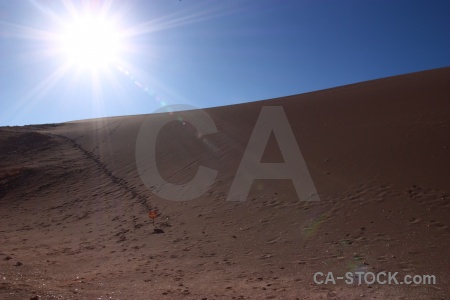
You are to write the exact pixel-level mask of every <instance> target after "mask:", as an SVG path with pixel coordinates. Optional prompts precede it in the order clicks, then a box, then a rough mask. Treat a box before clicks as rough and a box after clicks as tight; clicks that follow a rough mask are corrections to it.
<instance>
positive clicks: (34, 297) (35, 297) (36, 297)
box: [30, 295, 40, 300]
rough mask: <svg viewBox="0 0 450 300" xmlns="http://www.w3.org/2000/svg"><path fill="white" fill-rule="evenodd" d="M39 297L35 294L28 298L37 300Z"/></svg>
mask: <svg viewBox="0 0 450 300" xmlns="http://www.w3.org/2000/svg"><path fill="white" fill-rule="evenodd" d="M39 298H40V297H39V296H38V295H35V296H33V297H31V298H30V300H39Z"/></svg>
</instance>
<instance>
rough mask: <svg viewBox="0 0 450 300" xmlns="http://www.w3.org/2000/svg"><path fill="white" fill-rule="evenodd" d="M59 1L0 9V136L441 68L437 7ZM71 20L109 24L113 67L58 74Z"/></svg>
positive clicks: (449, 54)
mask: <svg viewBox="0 0 450 300" xmlns="http://www.w3.org/2000/svg"><path fill="white" fill-rule="evenodd" d="M69 2H70V1H66V2H65V3H63V2H58V1H56V0H55V1H50V0H41V1H39V0H33V1H25V0H24V1H15V0H0V107H1V110H0V126H4V125H25V124H41V123H55V122H65V121H71V120H79V119H87V118H94V117H105V116H118V115H134V114H145V113H151V112H153V111H155V110H156V109H158V108H160V107H161V106H162V105H166V104H190V105H194V106H196V107H200V108H203V107H212V106H222V105H228V104H235V103H242V102H250V101H256V100H263V99H269V98H275V97H281V96H287V95H293V94H300V93H305V92H310V91H315V90H320V89H325V88H330V87H334V86H340V85H344V84H350V83H355V82H360V81H365V80H370V79H376V78H381V77H387V76H393V75H398V74H404V73H409V72H415V71H422V70H427V69H433V68H439V67H446V66H450V18H449V12H450V2H448V1H412V0H407V1H402V0H398V1H394V0H392V1H388V0H385V1H384V0H376V1H371V0H364V1H361V0H352V1H346V0H340V1H331V0H330V1H321V0H305V1H302V0H296V1H265V0H255V1H244V0H242V1H225V0H208V1H206V0H182V1H179V0H154V1H145V0H143V1H99V0H92V1H72V4H73V5H68V3H69ZM74 11H76V12H77V13H78V14H79V15H83V14H84V13H86V12H88V13H90V14H91V15H92V16H96V14H97V13H100V11H101V12H103V17H104V18H105V19H106V20H114V28H115V30H116V31H117V34H118V36H120V43H121V47H122V48H121V50H120V52H119V54H118V55H117V56H118V57H119V59H120V60H119V61H114V62H110V63H108V65H106V66H103V67H102V68H101V69H95V70H94V69H89V68H87V67H85V68H81V67H76V66H68V61H67V60H68V59H67V55H66V54H64V53H62V52H61V51H60V50H58V51H59V52H58V51H56V49H60V48H58V47H59V44H58V43H60V36H61V32H63V31H62V30H61V28H62V27H63V26H65V25H64V24H66V23H67V24H70V23H71V22H73V20H72V19H73V18H71V15H73V12H74ZM58 34H59V35H58ZM56 35H58V36H59V37H58V38H55V36H56ZM64 66H66V67H65V68H64ZM62 69H63V71H62ZM58 70H59V71H58ZM52 74H53V76H52ZM362 101H363V99H362Z"/></svg>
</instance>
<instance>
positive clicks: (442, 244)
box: [0, 68, 450, 299]
mask: <svg viewBox="0 0 450 300" xmlns="http://www.w3.org/2000/svg"><path fill="white" fill-rule="evenodd" d="M263 106H282V107H283V109H284V111H285V112H286V115H287V117H288V120H289V123H290V126H291V128H292V131H293V133H294V135H295V138H296V140H297V142H298V145H299V148H300V150H301V153H302V155H303V157H304V159H305V162H306V164H307V166H308V169H309V172H310V175H311V178H312V179H313V181H314V184H315V187H316V188H317V192H318V194H319V196H320V201H316V202H311V201H299V199H298V197H297V194H296V192H295V189H294V186H293V184H292V182H291V180H266V179H264V180H256V181H255V182H254V183H253V185H252V189H251V191H250V194H249V195H248V197H247V200H246V201H244V202H233V201H226V197H227V193H228V191H229V189H230V185H231V183H232V181H233V179H234V176H235V174H236V171H237V169H238V166H239V163H240V161H241V158H242V156H243V153H244V151H245V149H246V146H247V143H248V141H249V138H250V135H251V134H252V130H253V128H254V126H255V123H256V121H257V119H258V115H259V113H260V111H261V108H262V107H263ZM204 111H205V112H207V113H208V114H209V115H210V116H211V118H212V119H213V120H214V122H215V124H216V126H217V129H218V132H217V133H213V134H210V135H207V136H205V138H198V137H197V136H196V132H195V130H193V128H192V126H189V124H186V123H184V124H183V122H172V123H169V124H168V125H166V126H165V127H164V128H163V129H162V130H161V132H160V134H159V136H158V140H157V146H156V157H157V166H158V170H159V172H160V173H161V175H162V176H163V177H164V178H165V179H167V181H170V182H172V183H177V184H180V183H186V182H189V181H190V180H191V179H192V178H193V176H194V175H195V174H196V171H197V169H198V167H199V166H206V167H209V168H212V169H215V170H217V171H218V175H217V178H216V180H215V183H214V185H213V186H212V187H211V188H210V189H209V190H208V191H207V193H206V194H205V195H203V196H201V197H199V198H197V199H194V200H190V201H169V200H165V199H161V198H159V197H158V196H156V195H155V194H153V193H152V192H151V191H150V190H149V189H148V188H147V187H146V186H145V185H144V184H143V183H142V181H141V179H140V177H139V174H138V171H137V168H136V159H135V145H136V137H137V134H138V132H139V128H140V126H141V124H142V122H143V121H144V120H145V119H146V118H153V119H154V120H155V122H156V121H158V120H160V119H161V118H164V117H165V116H166V115H164V114H158V115H150V116H149V115H138V116H124V117H111V118H104V119H94V120H83V121H74V122H67V123H63V124H46V125H30V126H23V127H2V128H0V157H1V160H0V240H1V243H0V298H1V299H361V298H367V299H445V298H447V299H448V297H449V295H450V285H449V283H450V256H449V249H450V228H449V226H450V123H449V121H450V68H442V69H436V70H430V71H424V72H418V73H412V74H406V75H401V76H395V77H389V78H384V79H379V80H373V81H368V82H363V83H357V84H352V85H347V86H342V87H338V88H332V89H327V90H322V91H317V92H312V93H306V94H301V95H295V96H289V97H283V98H277V99H271V100H265V101H259V102H253V103H245V104H239V105H232V106H224V107H217V108H208V109H205V110H204ZM196 113H197V112H196V111H190V112H175V114H176V115H177V116H179V117H181V118H183V116H186V114H190V115H191V116H192V115H193V116H195V114H196ZM263 161H265V162H283V157H282V155H281V152H280V149H279V148H278V145H277V141H276V139H275V138H274V137H273V136H272V137H271V138H270V140H269V143H268V145H267V148H266V149H265V153H264V157H263ZM154 209H157V210H158V211H159V213H160V216H159V217H158V218H157V219H156V226H157V227H158V228H160V229H162V230H163V231H164V233H160V234H155V233H154V228H153V225H152V222H151V219H150V218H149V216H148V212H149V210H154ZM355 271H362V272H375V273H376V272H382V271H386V272H399V276H398V278H399V279H401V278H402V276H403V275H406V274H411V275H435V276H436V284H429V285H422V284H417V285H416V284H412V285H405V284H404V285H400V284H399V285H395V284H391V285H388V284H385V285H383V284H377V283H374V284H366V283H363V284H361V285H358V284H346V283H345V282H343V281H338V282H336V284H326V285H325V284H317V283H315V282H314V280H313V275H314V273H316V272H323V273H327V272H333V274H335V275H336V276H344V274H345V273H346V272H355Z"/></svg>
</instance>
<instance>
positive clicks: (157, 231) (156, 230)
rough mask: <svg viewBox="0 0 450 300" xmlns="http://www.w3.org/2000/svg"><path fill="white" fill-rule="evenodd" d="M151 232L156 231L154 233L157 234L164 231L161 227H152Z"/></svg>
mask: <svg viewBox="0 0 450 300" xmlns="http://www.w3.org/2000/svg"><path fill="white" fill-rule="evenodd" d="M153 233H156V234H158V233H164V230H162V229H160V228H155V229H153Z"/></svg>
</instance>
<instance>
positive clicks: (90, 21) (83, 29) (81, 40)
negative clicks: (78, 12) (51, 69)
mask: <svg viewBox="0 0 450 300" xmlns="http://www.w3.org/2000/svg"><path fill="white" fill-rule="evenodd" d="M59 43H60V47H61V50H62V52H63V54H64V55H65V56H66V58H67V59H68V61H69V63H70V64H71V65H73V66H77V67H80V68H83V69H97V68H101V67H105V66H109V65H111V64H114V63H115V62H116V61H117V60H118V58H119V54H120V51H121V48H122V44H121V40H120V32H119V30H117V28H115V27H114V23H113V22H112V21H111V20H107V19H105V18H101V17H94V16H91V15H86V16H82V17H78V18H76V19H74V20H73V21H72V22H70V23H68V24H66V26H64V29H63V31H62V33H61V35H60V38H59Z"/></svg>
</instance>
